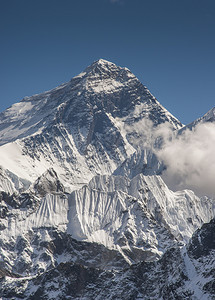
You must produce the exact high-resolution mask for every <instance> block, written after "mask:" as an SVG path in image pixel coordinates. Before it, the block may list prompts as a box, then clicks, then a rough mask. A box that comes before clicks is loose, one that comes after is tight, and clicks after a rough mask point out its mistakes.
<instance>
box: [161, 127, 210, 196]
mask: <svg viewBox="0 0 215 300" xmlns="http://www.w3.org/2000/svg"><path fill="white" fill-rule="evenodd" d="M165 130H166V129H165V128H164V131H163V133H162V132H161V133H162V136H163V139H164V145H163V147H162V149H161V150H159V151H157V155H158V157H159V159H161V160H162V161H163V162H164V163H165V165H166V166H167V170H166V171H165V172H164V174H163V177H164V180H165V181H166V183H167V184H168V185H169V186H170V187H171V188H173V189H175V190H178V189H184V188H189V189H192V190H194V191H195V192H196V193H198V194H199V195H213V196H215V124H213V123H201V124H199V125H197V126H196V127H195V129H193V131H191V130H189V129H187V130H185V131H184V132H183V133H182V134H181V135H178V136H175V137H174V136H173V137H172V138H171V139H169V136H168V134H169V133H168V130H166V132H165Z"/></svg>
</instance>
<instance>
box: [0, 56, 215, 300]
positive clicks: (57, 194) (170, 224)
mask: <svg viewBox="0 0 215 300" xmlns="http://www.w3.org/2000/svg"><path fill="white" fill-rule="evenodd" d="M164 127H165V128H168V130H169V131H172V132H175V133H176V134H177V132H180V131H181V130H183V128H184V126H183V125H182V124H181V123H180V121H178V120H177V119H176V118H175V117H174V116H172V115H171V114H170V113H169V112H168V111H167V110H166V109H165V108H164V107H163V106H162V105H161V104H160V103H159V102H158V101H157V100H156V98H155V97H154V96H152V95H151V93H150V92H149V91H148V89H147V88H146V87H145V86H144V85H142V83H140V81H139V80H138V79H137V78H136V77H135V75H133V74H132V73H131V72H130V71H129V70H128V69H127V68H121V67H118V66H116V65H115V64H113V63H111V62H108V61H105V60H102V59H100V60H98V61H96V62H94V63H93V64H92V65H90V66H89V67H87V68H86V69H85V70H84V71H83V72H82V73H80V74H79V75H78V76H76V77H74V78H73V79H71V80H70V81H69V82H68V83H65V84H62V85H61V86H59V87H57V88H55V89H53V90H51V91H48V92H45V93H42V94H40V95H34V96H32V97H25V98H24V99H23V100H22V101H20V102H19V103H16V104H14V105H12V106H11V107H10V108H8V109H7V110H6V111H4V112H2V113H1V114H0V166H1V167H0V233H1V234H0V245H1V247H0V297H2V298H3V299H213V285H214V283H213V280H212V276H213V266H214V261H213V258H212V256H213V255H212V254H213V251H214V245H213V241H212V242H211V241H210V239H213V226H214V221H211V220H212V219H213V218H214V217H215V201H214V200H213V199H210V198H208V197H201V198H200V197H198V196H197V195H195V193H194V192H193V191H191V190H183V191H176V192H173V191H171V190H170V189H169V187H168V186H167V185H166V184H165V182H164V181H163V179H162V178H161V176H160V175H162V173H163V171H164V170H165V168H166V166H165V164H164V163H163V162H162V161H160V160H159V158H158V157H157V155H156V149H159V147H160V146H161V145H162V134H161V132H162V130H163V129H164ZM210 221H211V222H210ZM209 222H210V223H209ZM210 224H211V225H210ZM201 226H202V228H201ZM200 228H201V229H200ZM209 262H210V263H211V266H210V264H209ZM204 267H206V268H207V269H206V271H204V270H203V269H204ZM201 280H202V283H201Z"/></svg>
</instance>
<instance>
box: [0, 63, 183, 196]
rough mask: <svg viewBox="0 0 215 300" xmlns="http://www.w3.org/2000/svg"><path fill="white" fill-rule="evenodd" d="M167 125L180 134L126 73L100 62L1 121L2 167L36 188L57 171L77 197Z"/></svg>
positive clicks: (19, 105) (29, 99)
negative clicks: (151, 130) (78, 191)
mask: <svg viewBox="0 0 215 300" xmlns="http://www.w3.org/2000/svg"><path fill="white" fill-rule="evenodd" d="M164 122H167V123H168V124H170V126H171V127H172V129H177V128H181V127H182V125H181V123H180V122H179V121H178V120H177V119H176V118H174V117H173V116H172V115H171V114H170V113H169V112H168V111H167V110H166V109H165V108H163V107H162V105H160V103H159V102H158V101H157V100H156V99H155V98H154V97H153V96H152V95H151V94H150V92H149V91H148V89H147V88H146V87H145V86H143V85H142V84H141V83H140V82H139V80H138V79H137V78H136V77H135V76H134V75H133V74H132V73H131V72H130V71H129V70H128V69H127V68H121V67H117V66H116V65H115V64H113V63H110V62H107V61H105V60H101V59H100V60H98V61H96V62H95V63H93V64H92V65H91V66H89V67H88V68H86V70H85V71H84V72H82V73H81V74H79V75H78V76H76V77H74V78H73V79H72V80H71V81H69V82H68V83H66V84H63V85H61V86H59V87H57V88H56V89H53V90H51V91H48V92H45V93H43V94H40V95H35V96H32V97H26V98H24V99H23V100H22V101H21V102H19V103H16V104H14V105H12V106H11V107H10V108H9V109H7V110H6V111H5V112H3V113H1V115H0V124H1V125H0V145H2V146H1V147H0V165H2V166H3V167H4V168H5V169H8V170H10V172H12V173H14V174H15V175H17V176H18V177H20V178H22V179H25V180H27V181H29V182H31V183H33V182H34V181H35V180H36V178H37V177H39V176H40V175H42V173H44V172H45V171H46V170H47V169H50V168H54V169H55V171H56V172H57V173H58V176H59V177H60V179H61V181H62V182H63V183H64V185H65V187H66V188H69V190H72V189H75V188H76V187H79V186H80V185H83V184H85V183H88V182H89V180H90V179H91V178H92V177H93V176H95V175H98V174H112V173H113V172H114V170H116V169H117V168H118V167H119V166H120V165H121V164H122V163H123V162H124V161H125V159H127V158H128V157H129V156H131V155H132V154H133V153H134V152H135V151H136V148H137V145H138V140H139V141H140V140H141V141H143V140H144V142H145V143H149V142H150V133H149V132H148V130H147V128H149V126H151V124H153V126H155V127H156V126H158V125H159V124H162V123H164ZM143 129H144V130H143ZM155 173H156V170H155Z"/></svg>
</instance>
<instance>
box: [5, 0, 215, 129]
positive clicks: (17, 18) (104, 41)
mask: <svg viewBox="0 0 215 300" xmlns="http://www.w3.org/2000/svg"><path fill="white" fill-rule="evenodd" d="M0 38H1V39H0V41H1V47H0V82H1V89H0V98H1V101H0V111H2V110H4V109H6V108H7V107H9V106H10V105H11V104H13V103H15V102H18V101H20V100H21V99H22V98H23V97H24V96H31V95H32V94H35V93H40V92H43V91H45V90H49V89H51V88H54V87H56V86H57V85H59V84H61V83H63V82H66V81H69V80H70V79H71V78H72V77H73V76H75V75H76V74H78V73H80V72H81V71H82V70H83V69H84V68H85V67H86V66H88V65H89V64H91V63H92V62H93V61H95V60H97V59H99V58H104V59H107V60H109V61H112V62H114V63H116V64H117V65H121V66H126V67H128V68H129V69H130V70H131V71H132V72H133V73H134V74H135V75H136V76H137V77H138V78H139V79H140V81H141V82H142V83H143V84H145V85H146V86H147V87H148V88H149V90H150V91H151V92H152V94H154V96H155V97H156V98H157V99H158V101H159V102H160V103H161V104H162V105H164V106H165V107H166V108H167V109H168V110H169V111H170V112H171V113H172V114H173V115H175V116H176V117H177V118H179V119H180V121H181V122H183V123H185V124H187V123H189V122H191V121H193V120H194V119H196V118H198V117H200V116H202V115H203V114H204V113H206V112H207V111H208V110H209V109H210V108H212V107H214V106H215V103H214V102H215V101H214V100H215V91H214V86H215V1H214V0H77V1H73V0H61V1H60V0H43V1H41V0H37V1H35V0H19V1H18V0H1V1H0Z"/></svg>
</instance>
